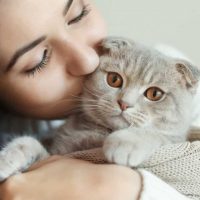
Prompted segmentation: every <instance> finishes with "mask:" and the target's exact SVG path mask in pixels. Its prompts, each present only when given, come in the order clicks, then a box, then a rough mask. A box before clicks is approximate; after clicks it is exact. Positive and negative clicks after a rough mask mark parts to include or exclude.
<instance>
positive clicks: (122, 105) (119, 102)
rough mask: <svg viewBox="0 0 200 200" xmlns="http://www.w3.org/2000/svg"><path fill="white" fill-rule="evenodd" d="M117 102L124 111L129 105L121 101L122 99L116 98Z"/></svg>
mask: <svg viewBox="0 0 200 200" xmlns="http://www.w3.org/2000/svg"><path fill="white" fill-rule="evenodd" d="M118 104H119V107H120V108H121V110H122V111H125V110H126V109H127V108H128V107H129V105H128V103H126V102H123V101H122V100H118Z"/></svg>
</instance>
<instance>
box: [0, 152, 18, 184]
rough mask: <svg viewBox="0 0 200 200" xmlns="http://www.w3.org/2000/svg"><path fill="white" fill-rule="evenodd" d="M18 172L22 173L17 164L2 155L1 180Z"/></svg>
mask: <svg viewBox="0 0 200 200" xmlns="http://www.w3.org/2000/svg"><path fill="white" fill-rule="evenodd" d="M18 173H20V170H19V169H18V168H17V167H16V166H15V164H14V163H13V162H12V160H6V159H5V157H3V156H2V155H0V182H2V181H5V180H6V179H7V178H9V177H10V176H12V175H14V174H18Z"/></svg>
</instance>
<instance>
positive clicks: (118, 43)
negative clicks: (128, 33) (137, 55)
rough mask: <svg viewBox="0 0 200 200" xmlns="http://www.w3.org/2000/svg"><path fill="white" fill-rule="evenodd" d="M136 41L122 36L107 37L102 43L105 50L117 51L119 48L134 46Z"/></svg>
mask: <svg viewBox="0 0 200 200" xmlns="http://www.w3.org/2000/svg"><path fill="white" fill-rule="evenodd" d="M133 44H134V42H133V41H131V40H129V39H125V38H122V37H107V38H106V39H104V40H103V41H102V43H101V45H100V46H101V48H102V51H103V52H110V53H115V52H119V50H122V49H127V48H131V47H133Z"/></svg>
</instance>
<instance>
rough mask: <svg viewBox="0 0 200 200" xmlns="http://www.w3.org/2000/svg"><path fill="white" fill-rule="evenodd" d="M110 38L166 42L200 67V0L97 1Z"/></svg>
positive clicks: (149, 42)
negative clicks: (119, 37) (123, 37)
mask: <svg viewBox="0 0 200 200" xmlns="http://www.w3.org/2000/svg"><path fill="white" fill-rule="evenodd" d="M94 1H95V2H96V3H97V5H98V7H99V8H100V10H101V12H102V13H103V15H104V17H105V19H106V21H107V24H108V27H109V34H110V35H122V36H127V37H130V38H133V39H135V40H138V41H141V42H144V43H146V44H157V43H166V44H169V45H172V46H175V47H176V48H178V49H180V50H181V51H183V52H184V53H185V54H186V55H187V56H188V57H190V58H191V59H192V60H193V61H194V62H196V63H197V64H198V65H199V66H200V50H199V48H200V47H199V46H200V0H94Z"/></svg>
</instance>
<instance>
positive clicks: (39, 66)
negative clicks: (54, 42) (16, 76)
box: [26, 49, 51, 76]
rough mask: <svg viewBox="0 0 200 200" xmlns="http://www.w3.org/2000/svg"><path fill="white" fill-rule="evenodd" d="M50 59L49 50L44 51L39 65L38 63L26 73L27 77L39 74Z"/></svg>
mask: <svg viewBox="0 0 200 200" xmlns="http://www.w3.org/2000/svg"><path fill="white" fill-rule="evenodd" d="M50 58H51V50H49V49H45V50H44V52H43V57H42V60H41V61H40V63H38V64H37V65H36V66H35V67H33V68H32V69H30V70H28V71H26V74H27V75H28V76H30V75H32V76H34V75H35V73H36V72H40V71H41V70H42V69H43V68H44V67H45V66H46V65H47V64H48V62H49V60H50Z"/></svg>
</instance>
